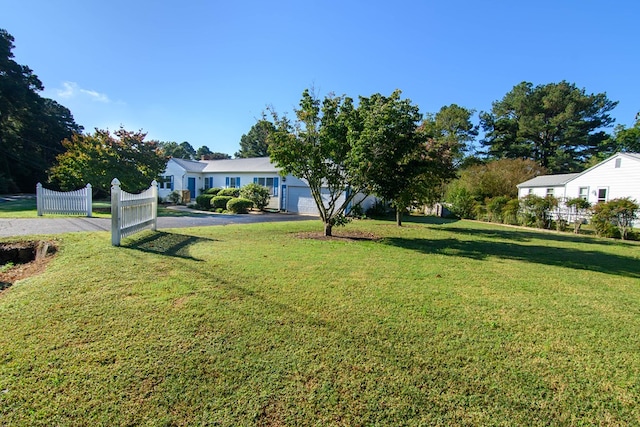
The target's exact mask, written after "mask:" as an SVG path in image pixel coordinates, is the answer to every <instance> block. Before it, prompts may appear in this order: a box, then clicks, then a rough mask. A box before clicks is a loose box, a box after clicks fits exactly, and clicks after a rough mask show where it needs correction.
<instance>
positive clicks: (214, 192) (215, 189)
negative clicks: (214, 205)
mask: <svg viewBox="0 0 640 427" xmlns="http://www.w3.org/2000/svg"><path fill="white" fill-rule="evenodd" d="M220 190H222V188H220V187H211V188H207V189H206V190H205V191H204V192H205V194H212V195H214V196H217V195H218V193H220Z"/></svg>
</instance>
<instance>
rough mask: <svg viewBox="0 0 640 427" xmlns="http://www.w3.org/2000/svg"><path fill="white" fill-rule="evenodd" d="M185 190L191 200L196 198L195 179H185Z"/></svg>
mask: <svg viewBox="0 0 640 427" xmlns="http://www.w3.org/2000/svg"><path fill="white" fill-rule="evenodd" d="M187 190H189V196H190V198H191V200H193V199H195V198H196V179H195V178H192V177H189V178H187Z"/></svg>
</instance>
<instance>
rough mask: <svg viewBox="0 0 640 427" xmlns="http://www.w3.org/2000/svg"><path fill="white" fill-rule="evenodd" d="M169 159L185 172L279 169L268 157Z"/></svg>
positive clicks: (277, 170)
mask: <svg viewBox="0 0 640 427" xmlns="http://www.w3.org/2000/svg"><path fill="white" fill-rule="evenodd" d="M171 160H173V161H174V162H176V163H177V164H178V165H179V166H180V167H181V168H183V169H184V170H185V171H187V172H198V173H215V172H265V173H278V172H280V169H278V168H277V167H276V166H275V165H274V164H273V163H271V160H270V159H269V157H253V158H248V159H224V160H186V159H176V158H172V159H171Z"/></svg>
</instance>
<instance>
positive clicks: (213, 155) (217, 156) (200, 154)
mask: <svg viewBox="0 0 640 427" xmlns="http://www.w3.org/2000/svg"><path fill="white" fill-rule="evenodd" d="M196 158H198V159H203V160H224V159H230V158H231V156H230V155H228V154H226V153H220V152H213V151H211V150H210V149H209V147H207V146H206V145H203V146H202V147H200V148H198V149H197V150H196Z"/></svg>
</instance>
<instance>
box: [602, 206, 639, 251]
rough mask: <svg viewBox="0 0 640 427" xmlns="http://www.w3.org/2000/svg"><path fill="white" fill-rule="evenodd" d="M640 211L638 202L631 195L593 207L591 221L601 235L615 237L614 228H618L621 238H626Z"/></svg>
mask: <svg viewBox="0 0 640 427" xmlns="http://www.w3.org/2000/svg"><path fill="white" fill-rule="evenodd" d="M639 211H640V206H639V205H638V203H637V202H636V201H635V200H631V199H630V198H629V197H625V198H621V199H613V200H611V201H609V202H607V203H598V204H597V205H595V206H594V207H593V216H592V217H591V222H592V224H593V226H594V228H595V229H596V233H597V234H598V235H599V236H605V237H613V236H614V232H613V230H617V231H618V232H619V233H620V238H621V239H622V240H626V239H627V238H628V237H629V231H630V230H631V227H632V226H633V221H634V220H635V219H637V217H638V212H639Z"/></svg>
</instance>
